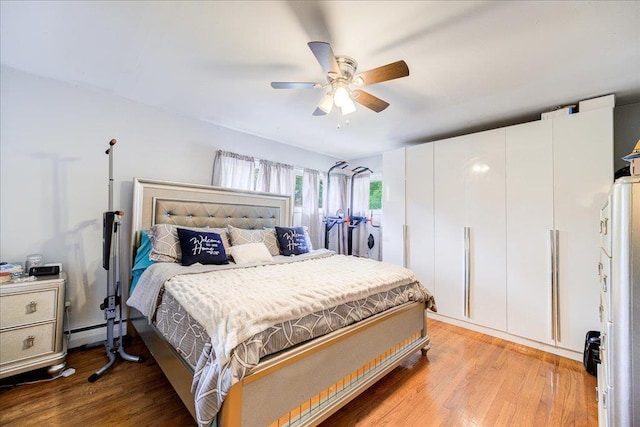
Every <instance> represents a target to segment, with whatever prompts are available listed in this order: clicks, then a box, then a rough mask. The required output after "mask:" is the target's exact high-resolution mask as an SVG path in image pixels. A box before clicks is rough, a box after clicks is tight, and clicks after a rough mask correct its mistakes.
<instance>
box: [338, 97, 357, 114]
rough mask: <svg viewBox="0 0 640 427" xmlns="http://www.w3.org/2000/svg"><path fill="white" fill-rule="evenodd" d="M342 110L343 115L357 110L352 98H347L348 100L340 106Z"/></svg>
mask: <svg viewBox="0 0 640 427" xmlns="http://www.w3.org/2000/svg"><path fill="white" fill-rule="evenodd" d="M340 110H342V115H343V116H346V115H347V114H351V113H353V112H354V111H356V104H355V103H354V102H353V101H352V100H351V98H347V100H346V101H344V102H343V104H342V105H341V106H340Z"/></svg>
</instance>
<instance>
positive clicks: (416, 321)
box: [218, 303, 429, 427]
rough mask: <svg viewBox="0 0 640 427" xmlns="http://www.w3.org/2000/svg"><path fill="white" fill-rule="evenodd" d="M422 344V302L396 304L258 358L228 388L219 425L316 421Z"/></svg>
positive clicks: (424, 348)
mask: <svg viewBox="0 0 640 427" xmlns="http://www.w3.org/2000/svg"><path fill="white" fill-rule="evenodd" d="M428 349H429V337H428V336H427V333H426V323H425V311H424V304H422V303H411V304H406V305H403V306H400V307H396V308H394V309H391V310H389V311H387V312H385V313H382V314H381V315H379V316H374V317H372V318H370V319H367V320H365V321H363V322H360V323H358V324H355V325H352V326H351V327H349V328H345V329H344V330H340V331H336V332H334V333H332V334H329V335H327V336H325V337H322V338H319V339H317V340H313V341H311V342H309V343H306V344H303V345H301V346H298V347H296V348H295V349H293V350H292V351H287V352H283V353H280V354H278V355H276V356H274V357H272V358H269V359H266V360H264V361H263V362H261V363H260V365H258V366H257V367H256V368H255V369H254V370H253V371H252V372H251V374H249V375H248V376H247V377H245V378H244V379H243V380H242V381H241V382H239V383H237V384H235V385H234V386H233V387H232V388H231V390H230V392H229V394H228V395H227V397H226V399H225V402H224V404H223V406H222V411H221V413H220V414H219V417H218V418H219V420H218V421H219V425H220V426H225V427H226V426H240V425H265V426H266V425H270V426H294V425H305V426H307V425H316V424H319V423H320V422H322V421H323V420H325V419H326V418H328V417H329V416H330V415H331V414H333V413H334V412H336V411H337V410H338V409H340V408H341V407H342V406H344V405H346V404H347V403H349V402H350V401H351V400H352V399H354V398H355V397H356V396H358V395H359V394H360V393H362V392H363V391H364V390H366V389H367V388H368V387H369V386H371V385H372V384H374V383H375V382H376V381H378V380H379V379H380V378H382V377H383V376H384V375H386V374H387V373H388V372H390V371H391V370H392V369H394V368H395V367H396V366H398V365H399V364H400V363H402V362H403V361H404V360H405V359H406V358H408V357H409V356H410V355H412V354H414V353H415V352H416V351H418V350H422V351H423V354H425V353H426V351H427V350H428Z"/></svg>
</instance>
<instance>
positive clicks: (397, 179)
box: [381, 148, 405, 265]
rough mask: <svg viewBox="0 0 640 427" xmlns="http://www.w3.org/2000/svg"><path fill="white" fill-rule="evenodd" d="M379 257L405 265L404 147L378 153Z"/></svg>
mask: <svg viewBox="0 0 640 427" xmlns="http://www.w3.org/2000/svg"><path fill="white" fill-rule="evenodd" d="M382 174H383V175H382V230H381V231H382V260H383V261H386V262H391V263H394V264H398V265H405V242H404V233H405V231H404V225H405V196H404V194H405V187H404V186H405V178H404V176H405V150H404V148H401V149H399V150H393V151H387V152H384V153H383V154H382Z"/></svg>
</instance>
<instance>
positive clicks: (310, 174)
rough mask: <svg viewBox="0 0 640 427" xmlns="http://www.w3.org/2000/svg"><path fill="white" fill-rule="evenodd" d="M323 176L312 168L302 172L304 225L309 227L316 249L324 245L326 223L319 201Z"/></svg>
mask: <svg viewBox="0 0 640 427" xmlns="http://www.w3.org/2000/svg"><path fill="white" fill-rule="evenodd" d="M321 176H322V173H321V172H318V171H316V170H312V169H304V171H303V172H302V225H303V226H305V225H306V226H307V228H308V229H309V238H310V239H311V244H312V245H313V248H314V249H317V248H321V247H324V241H323V237H324V225H323V223H322V219H323V218H322V213H321V212H320V201H319V198H320V197H319V194H320V179H321Z"/></svg>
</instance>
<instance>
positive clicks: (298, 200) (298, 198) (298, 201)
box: [293, 175, 302, 206]
mask: <svg viewBox="0 0 640 427" xmlns="http://www.w3.org/2000/svg"><path fill="white" fill-rule="evenodd" d="M293 199H294V200H293V205H294V206H302V175H296V191H295V193H294V197H293Z"/></svg>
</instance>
